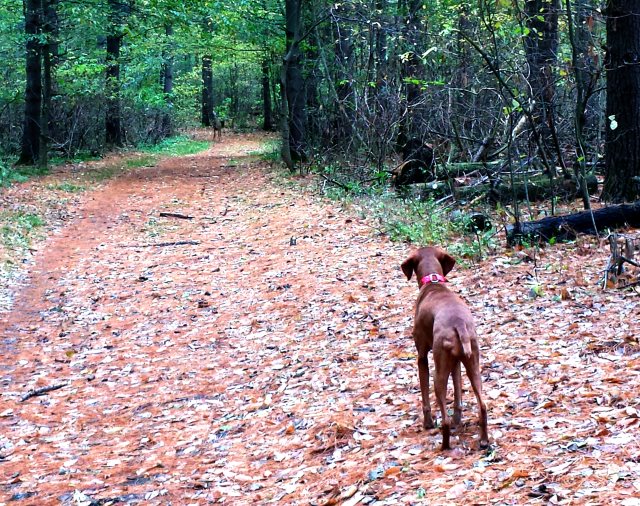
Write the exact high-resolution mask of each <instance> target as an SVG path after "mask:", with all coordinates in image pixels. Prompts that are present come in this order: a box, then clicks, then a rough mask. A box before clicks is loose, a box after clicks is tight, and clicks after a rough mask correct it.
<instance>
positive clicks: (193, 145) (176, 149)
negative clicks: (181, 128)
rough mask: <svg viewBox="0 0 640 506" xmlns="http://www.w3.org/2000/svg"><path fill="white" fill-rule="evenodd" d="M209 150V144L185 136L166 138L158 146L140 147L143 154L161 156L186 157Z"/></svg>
mask: <svg viewBox="0 0 640 506" xmlns="http://www.w3.org/2000/svg"><path fill="white" fill-rule="evenodd" d="M208 148H209V142H207V141H197V140H194V139H192V138H190V137H188V136H186V135H178V136H176V137H168V138H166V139H163V140H162V141H160V142H159V143H158V144H154V145H148V146H142V149H141V151H142V152H143V153H150V154H156V155H161V156H186V155H194V154H196V153H200V152H201V151H204V150H205V149H208Z"/></svg>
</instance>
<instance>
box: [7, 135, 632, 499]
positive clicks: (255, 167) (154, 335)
mask: <svg viewBox="0 0 640 506" xmlns="http://www.w3.org/2000/svg"><path fill="white" fill-rule="evenodd" d="M262 141H263V139H262V138H260V137H259V136H256V135H245V136H240V135H234V136H227V137H225V138H223V139H222V141H217V142H216V143H215V144H214V145H213V146H212V148H211V149H209V150H208V151H207V152H205V153H201V154H198V155H194V156H188V157H182V158H170V159H165V160H163V161H162V162H161V163H159V164H158V165H157V166H156V167H152V168H141V169H135V170H132V171H130V172H129V173H127V174H126V175H123V176H121V177H118V178H116V179H113V180H111V181H110V182H108V183H106V184H105V186H104V187H102V188H100V189H99V190H95V191H91V192H87V193H86V194H85V195H83V196H82V198H81V200H80V202H79V203H78V209H77V210H76V212H75V213H74V216H75V218H74V219H73V220H71V221H70V222H69V223H68V224H67V225H66V226H65V227H64V228H62V230H61V231H60V232H59V233H58V234H55V235H53V236H52V237H50V238H49V239H48V240H47V241H46V242H45V243H44V244H43V245H41V247H40V248H39V251H38V252H37V254H36V255H35V258H34V262H33V268H32V269H31V272H30V274H29V277H28V281H27V283H26V285H25V286H24V288H23V289H22V290H21V292H20V293H19V294H18V295H17V296H16V300H15V302H14V305H13V308H12V310H11V311H10V312H9V313H5V314H3V315H2V316H3V318H5V317H6V318H5V319H4V321H3V322H2V323H0V335H1V336H2V340H1V341H0V352H1V358H0V360H1V361H0V380H1V382H2V383H1V384H2V396H1V397H0V403H1V404H0V429H1V430H0V503H3V502H6V501H8V500H9V499H11V498H13V499H14V500H15V501H16V504H38V505H42V504H61V503H62V504H98V502H91V501H92V500H93V501H101V502H99V504H107V503H108V500H112V501H115V502H118V501H119V502H122V503H130V504H136V503H141V504H176V505H177V504H207V503H211V502H216V501H218V500H220V501H223V502H225V503H227V504H263V503H272V504H309V503H312V504H313V503H315V504H337V503H340V502H341V501H342V500H345V501H346V502H345V504H356V502H358V500H362V501H363V502H364V503H370V502H372V501H374V498H377V499H378V500H380V501H382V502H381V503H382V504H395V503H397V502H419V501H420V499H421V498H422V497H424V499H423V500H424V501H427V502H428V503H429V504H445V503H451V502H454V503H455V502H456V501H461V500H462V497H464V500H465V502H477V503H486V502H489V501H496V502H501V501H502V502H505V503H506V502H509V501H511V500H512V499H514V496H517V499H516V500H517V501H518V502H519V503H523V502H526V501H528V500H531V499H530V497H529V496H528V494H529V493H532V490H536V489H535V487H537V486H538V485H540V484H545V487H547V488H544V489H541V490H540V491H538V492H536V493H538V494H539V495H540V496H541V497H546V498H549V497H551V496H552V495H553V494H561V496H562V494H564V497H578V494H582V495H580V497H590V494H593V495H594V497H597V498H598V500H600V499H602V497H603V495H602V494H605V493H606V494H608V495H607V497H609V498H610V499H611V500H613V501H614V502H615V500H620V499H621V498H622V499H624V498H625V497H628V494H629V493H632V492H633V491H634V488H633V487H634V486H636V485H635V483H636V482H635V481H634V479H635V478H636V474H634V473H636V472H637V470H635V469H634V468H632V467H630V466H633V465H634V464H633V463H634V462H636V463H637V462H638V460H633V458H632V457H633V456H634V455H635V456H636V457H637V456H638V455H639V454H640V450H639V447H638V438H637V435H636V436H633V435H632V434H634V433H635V432H634V425H636V423H635V421H634V420H637V412H636V414H635V415H634V413H633V412H632V411H631V409H634V408H632V405H633V402H632V399H633V396H634V392H635V391H636V389H637V388H638V385H639V378H638V376H639V375H640V372H638V368H637V365H638V357H637V355H630V354H625V353H615V352H614V350H615V349H616V348H615V343H616V342H618V341H613V340H615V339H616V338H618V339H619V340H621V341H620V342H621V343H622V344H624V343H625V342H626V341H625V339H627V337H628V336H633V335H637V334H636V331H637V319H636V320H633V319H632V316H633V315H634V314H637V308H636V306H634V304H633V301H632V300H631V299H628V298H627V295H616V296H614V297H609V299H607V298H605V297H598V296H596V295H594V292H593V290H592V289H591V288H589V290H583V289H581V288H580V286H584V285H580V283H583V282H584V279H585V278H587V277H588V276H593V275H595V274H597V269H598V265H600V264H599V263H600V262H601V261H602V258H603V257H602V255H600V254H599V253H597V252H596V253H595V254H594V257H595V258H594V261H593V264H592V265H591V264H590V265H582V267H581V269H582V270H581V272H580V274H579V275H578V274H576V275H575V276H574V275H573V273H571V274H567V273H566V272H565V273H564V274H563V275H561V276H560V275H559V274H558V272H561V271H562V269H561V268H560V267H558V269H559V270H557V271H554V270H552V271H551V274H554V275H556V277H558V276H560V277H561V278H562V280H561V282H560V283H559V284H558V286H560V288H559V289H558V290H561V289H562V288H563V287H565V286H570V287H571V288H572V290H575V291H577V292H580V290H582V291H583V292H584V293H582V292H580V293H581V295H580V300H579V301H578V300H568V301H566V302H562V303H559V302H552V301H551V300H542V299H539V300H537V301H527V298H526V295H525V296H522V294H520V291H522V293H523V294H527V293H528V289H527V288H523V286H525V287H526V283H528V281H527V278H526V274H527V272H528V271H529V270H530V266H527V265H522V263H518V262H513V263H510V261H509V259H510V257H509V255H508V254H505V255H504V256H503V257H500V258H498V259H497V260H496V259H493V260H492V261H491V262H487V263H486V264H483V265H481V266H478V268H477V269H476V270H475V271H473V272H471V271H465V270H456V271H454V273H452V276H451V280H452V288H453V289H455V290H457V291H461V292H462V293H463V294H464V295H465V296H467V298H469V299H470V302H471V303H472V305H473V307H474V312H475V313H476V316H477V319H478V322H479V329H480V331H481V335H482V339H483V353H484V359H483V364H484V371H485V376H484V387H485V391H486V392H487V396H488V400H489V403H490V405H491V409H490V420H489V422H490V431H491V436H492V439H493V440H494V441H495V447H494V448H495V452H493V453H490V454H489V455H488V456H485V455H483V454H482V453H480V452H478V451H477V450H475V449H474V448H475V446H476V441H477V426H476V422H475V405H474V403H473V400H472V398H471V397H470V395H469V392H465V401H466V402H467V408H466V410H465V414H464V416H465V420H466V423H465V424H464V425H463V427H462V428H461V429H460V431H459V432H458V433H456V437H455V438H454V440H453V445H454V447H455V448H456V449H454V450H453V451H452V452H450V453H446V454H441V453H440V452H438V451H437V448H438V445H439V441H440V436H439V433H438V431H437V430H433V431H427V432H425V431H423V430H422V429H421V428H420V420H419V417H418V413H419V412H420V409H419V399H418V394H417V373H416V367H415V357H414V355H413V344H412V342H411V340H410V338H409V337H408V334H409V329H410V326H411V319H412V305H413V301H414V299H415V296H416V287H415V285H414V283H413V282H412V283H408V282H407V281H406V279H403V278H402V275H401V272H400V270H399V267H398V266H399V264H400V262H401V261H402V260H403V259H404V257H405V255H406V254H407V252H408V248H407V246H406V245H398V244H392V243H390V242H388V241H387V240H386V239H385V238H383V237H380V236H377V235H376V234H375V233H374V232H373V231H372V229H371V227H370V226H369V225H368V224H367V223H366V222H365V221H364V220H361V219H359V218H357V217H356V216H354V213H345V212H344V211H343V210H342V209H340V208H339V207H338V206H337V205H336V204H334V203H331V202H328V201H327V200H325V199H323V198H320V197H319V196H317V195H314V194H313V193H311V192H306V191H303V190H302V189H301V188H300V187H299V185H296V184H291V183H289V182H287V180H286V179H285V178H283V177H282V176H281V175H280V174H279V172H278V171H277V170H274V169H270V168H269V167H268V165H267V164H266V163H264V162H261V161H260V160H259V158H258V157H256V156H255V155H254V153H255V152H256V151H258V150H259V149H260V145H261V142H262ZM163 212H164V213H179V214H182V215H188V216H191V217H193V218H192V219H190V220H187V219H179V218H175V217H161V216H160V213H163ZM576 251H577V250H575V249H574V251H573V253H575V252H576ZM565 253H566V251H565ZM561 255H562V253H559V254H557V255H556V256H554V253H553V252H551V253H547V258H546V260H545V261H547V262H562V261H563V260H562V256H561ZM598 255H599V256H598ZM583 264H584V262H583ZM554 265H555V264H554ZM558 265H559V264H558ZM562 272H564V271H562ZM541 276H542V274H541ZM504 278H508V280H509V281H508V283H505V279H504ZM554 279H555V278H554ZM505 285H507V286H505ZM549 290H552V289H551V288H549ZM632 296H633V295H632V294H631V295H629V297H632ZM594 300H595V304H596V305H595V306H594ZM508 308H510V309H509V310H508ZM510 310H513V312H510ZM614 310H616V311H618V312H617V314H616V326H617V333H616V332H615V331H614V332H608V333H607V330H606V327H607V325H602V324H599V323H598V325H601V327H599V332H602V335H601V336H600V337H602V340H603V342H604V343H610V344H609V346H610V348H606V349H604V352H605V353H606V354H607V355H606V356H605V357H604V358H600V356H596V355H595V353H596V352H602V351H603V349H595V350H591V349H589V347H588V345H587V344H585V341H584V340H579V339H577V338H576V336H574V338H572V339H569V336H570V335H571V334H572V333H573V334H577V333H578V332H583V333H584V332H587V335H588V336H589V338H588V339H592V340H593V341H596V340H597V339H596V336H595V335H594V334H595V333H594V331H593V329H592V328H593V325H594V324H588V322H587V319H589V318H592V317H593V316H594V314H595V316H599V315H600V314H601V313H603V312H605V311H614ZM543 314H544V316H542V315H543ZM589 321H591V320H589ZM630 321H631V322H632V323H629V322H630ZM625 325H626V327H625ZM608 327H611V325H608ZM560 335H562V336H563V339H560V337H559V336H560ZM564 339H566V340H564ZM620 342H618V344H620ZM532 343H533V344H532ZM611 343H613V344H611ZM623 351H624V350H623ZM581 353H585V354H586V355H581ZM585 357H586V358H585ZM610 364H615V368H620V367H622V368H627V370H629V371H635V372H633V375H632V376H631V380H630V381H629V380H628V378H625V381H622V379H621V380H616V381H613V380H612V379H611V378H612V377H613V376H612V372H611V369H612V367H613V366H612V365H610ZM613 374H614V375H615V372H614V373H613ZM48 386H61V388H59V389H57V390H54V391H50V392H48V393H46V394H45V395H41V396H36V397H31V398H29V399H26V400H24V401H21V397H22V396H23V395H24V394H26V393H27V392H28V391H29V390H31V389H38V388H42V387H48ZM611 388H615V389H616V393H615V396H616V397H615V399H614V401H615V402H614V401H611V395H613V394H611ZM577 391H579V392H581V395H582V396H583V397H584V398H583V399H575V398H574V395H573V394H572V392H577ZM607 396H609V397H607ZM594 399H603V400H602V401H601V402H600V401H598V402H599V404H594ZM607 399H608V400H607ZM616 403H617V404H616ZM621 403H622V404H621ZM594 407H600V408H601V409H600V410H599V411H598V415H597V418H595V419H594V418H593V417H592V412H593V408H594ZM603 407H604V408H605V409H602V408H603ZM625 410H626V411H625ZM603 417H604V418H603ZM603 419H606V420H608V421H609V426H607V427H606V429H607V431H608V432H606V433H605V432H601V433H598V430H597V429H598V425H599V424H604V422H603V421H602V420H603ZM618 422H620V424H621V425H620V426H615V424H616V423H618ZM611 424H613V425H614V426H615V430H614V427H613V426H612V425H611ZM457 436H460V438H458V437H457ZM613 436H615V438H617V439H615V438H614V437H613ZM588 438H591V439H592V440H589V439H588ZM572 444H573V445H574V447H571V445H572ZM596 444H597V445H598V447H597V452H596V451H595V446H596ZM620 447H624V448H625V452H621V448H620ZM587 450H588V451H587ZM576 452H577V453H576ZM634 452H635V453H634ZM614 464H615V465H616V466H618V467H617V468H616V469H617V470H618V471H616V472H620V473H622V472H624V473H626V474H624V476H625V477H629V476H631V479H630V480H627V483H628V485H629V486H627V487H626V488H625V487H623V486H619V487H616V486H615V483H616V482H617V480H616V482H613V485H611V484H612V481H611V475H610V472H611V466H612V465H614ZM549 469H551V471H549ZM572 473H573V474H572ZM549 476H552V478H549ZM587 478H589V479H588V480H587V481H588V483H587V485H585V480H586V479H587ZM637 479H638V480H640V475H637ZM638 483H639V484H640V481H638ZM554 487H555V488H554ZM593 490H595V492H593ZM590 491H591V492H590ZM340 494H343V498H342V499H340V498H339V496H340ZM349 497H350V499H349ZM349 501H351V502H349ZM604 502H609V503H611V501H604Z"/></svg>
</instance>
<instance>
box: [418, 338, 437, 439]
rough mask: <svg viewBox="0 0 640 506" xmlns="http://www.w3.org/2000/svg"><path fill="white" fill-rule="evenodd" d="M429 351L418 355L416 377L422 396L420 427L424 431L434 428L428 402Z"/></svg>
mask: <svg viewBox="0 0 640 506" xmlns="http://www.w3.org/2000/svg"><path fill="white" fill-rule="evenodd" d="M428 354H429V351H426V352H423V354H422V355H420V354H419V355H418V377H419V379H420V394H421V395H422V415H423V420H422V426H423V427H424V428H425V429H433V427H434V426H435V425H434V423H433V418H432V416H431V403H430V402H429V356H428Z"/></svg>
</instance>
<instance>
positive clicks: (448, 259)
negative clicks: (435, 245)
mask: <svg viewBox="0 0 640 506" xmlns="http://www.w3.org/2000/svg"><path fill="white" fill-rule="evenodd" d="M438 261H439V262H440V265H441V266H442V274H444V275H445V276H446V275H447V274H449V272H451V269H453V266H454V265H455V264H456V259H455V258H453V257H452V256H451V255H449V253H447V252H445V251H442V250H440V252H439V254H438Z"/></svg>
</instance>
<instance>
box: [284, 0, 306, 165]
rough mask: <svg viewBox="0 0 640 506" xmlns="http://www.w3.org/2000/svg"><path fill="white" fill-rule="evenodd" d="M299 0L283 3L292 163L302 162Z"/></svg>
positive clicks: (303, 128)
mask: <svg viewBox="0 0 640 506" xmlns="http://www.w3.org/2000/svg"><path fill="white" fill-rule="evenodd" d="M301 4H302V0H286V1H285V10H286V29H285V32H286V47H287V55H286V57H285V60H286V61H285V93H286V101H287V103H288V122H289V125H288V130H289V150H290V153H291V159H292V160H293V161H294V162H297V161H300V160H304V159H306V154H305V149H306V139H305V127H306V114H305V103H306V97H305V86H304V79H303V76H302V61H301V60H302V56H301V53H300V47H299V44H300V28H301V27H300V25H301Z"/></svg>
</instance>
